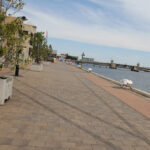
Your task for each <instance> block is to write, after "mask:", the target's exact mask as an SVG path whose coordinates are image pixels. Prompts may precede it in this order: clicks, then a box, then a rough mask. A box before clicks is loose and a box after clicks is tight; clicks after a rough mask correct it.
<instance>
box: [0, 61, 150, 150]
mask: <svg viewBox="0 0 150 150" xmlns="http://www.w3.org/2000/svg"><path fill="white" fill-rule="evenodd" d="M86 74H88V73H86V72H84V71H82V70H79V69H74V68H72V67H71V66H68V65H65V64H61V63H57V64H50V65H45V66H44V70H43V71H42V72H34V71H29V70H26V71H24V72H23V73H22V76H21V77H18V78H15V83H14V95H13V98H12V99H11V100H10V101H8V102H7V103H6V104H5V105H4V106H1V107H0V150H149V149H150V119H149V118H147V117H145V116H144V115H142V114H140V113H139V112H137V111H135V110H134V109H133V108H131V107H130V106H128V105H127V104H125V103H124V102H122V101H121V100H119V99H118V98H116V97H115V96H113V95H112V94H110V93H109V92H107V91H106V90H104V89H103V88H102V87H101V86H98V85H97V84H95V83H94V82H92V81H91V80H89V79H87V78H86V77H85V75H86ZM127 98H128V97H127Z"/></svg>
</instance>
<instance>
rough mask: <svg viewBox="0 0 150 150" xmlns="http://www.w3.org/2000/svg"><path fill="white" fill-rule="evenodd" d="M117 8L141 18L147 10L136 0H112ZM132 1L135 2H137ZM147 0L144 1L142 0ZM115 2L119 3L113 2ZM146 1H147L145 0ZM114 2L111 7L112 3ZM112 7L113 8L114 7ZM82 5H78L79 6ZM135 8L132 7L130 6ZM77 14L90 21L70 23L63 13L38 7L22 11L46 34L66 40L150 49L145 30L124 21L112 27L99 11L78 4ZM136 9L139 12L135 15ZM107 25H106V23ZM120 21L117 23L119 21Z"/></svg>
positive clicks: (149, 35)
mask: <svg viewBox="0 0 150 150" xmlns="http://www.w3.org/2000/svg"><path fill="white" fill-rule="evenodd" d="M90 1H92V2H96V3H99V2H103V3H99V4H102V5H105V6H106V5H107V7H110V4H109V3H106V2H104V1H98V0H90ZM114 1H115V4H116V5H117V4H118V5H117V7H120V3H121V5H122V8H124V11H127V12H130V14H132V15H133V16H135V17H138V16H140V17H141V19H143V17H142V16H144V14H142V12H143V11H144V10H145V11H149V10H147V9H146V6H145V5H144V6H145V9H144V6H143V7H142V8H143V9H141V13H140V12H139V9H140V4H141V5H142V3H140V0H132V2H130V1H129V0H114ZM135 1H139V3H138V4H136V3H135ZM143 1H147V2H148V0H143ZM117 2H119V3H117ZM149 3H150V2H149ZM116 5H115V6H116ZM115 6H113V7H115ZM81 7H82V8H81ZM134 7H135V9H132V8H134ZM79 10H80V13H81V14H82V15H87V18H89V19H90V20H91V21H92V22H93V24H86V25H85V24H82V23H80V22H75V21H74V22H73V21H70V20H68V19H66V18H65V17H63V16H61V17H60V16H59V17H58V16H57V15H56V14H54V13H49V14H48V13H44V12H40V10H35V9H34V8H29V7H25V9H24V13H26V14H29V18H30V19H31V21H32V22H33V23H35V24H36V25H37V27H38V29H39V30H42V31H46V30H48V32H49V36H50V37H56V38H63V39H69V40H75V41H80V42H87V43H93V44H100V45H107V46H113V47H120V48H128V49H137V50H143V51H150V42H149V39H150V34H149V32H147V33H145V32H144V31H137V30H134V29H131V28H130V27H128V26H127V25H126V24H122V26H119V27H118V28H113V27H111V25H113V23H111V22H108V19H107V18H106V16H105V14H104V13H103V12H102V11H100V10H95V11H94V10H93V9H90V8H89V7H86V6H82V5H80V6H79ZM136 12H139V13H140V14H139V15H138V14H136ZM98 18H101V19H102V21H101V22H97V20H98ZM149 18H150V13H149V14H148V15H147V17H145V19H144V20H148V19H149ZM106 23H107V24H109V25H108V26H107V25H106ZM121 23H122V22H120V24H121Z"/></svg>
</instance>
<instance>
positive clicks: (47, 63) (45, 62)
mask: <svg viewBox="0 0 150 150" xmlns="http://www.w3.org/2000/svg"><path fill="white" fill-rule="evenodd" d="M42 63H43V65H49V64H50V62H48V61H43V62H42Z"/></svg>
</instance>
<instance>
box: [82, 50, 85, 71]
mask: <svg viewBox="0 0 150 150" xmlns="http://www.w3.org/2000/svg"><path fill="white" fill-rule="evenodd" d="M81 56H82V59H81V68H82V63H83V57H84V56H85V54H84V52H83V53H82V55H81Z"/></svg>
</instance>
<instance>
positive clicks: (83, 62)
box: [76, 60, 150, 72]
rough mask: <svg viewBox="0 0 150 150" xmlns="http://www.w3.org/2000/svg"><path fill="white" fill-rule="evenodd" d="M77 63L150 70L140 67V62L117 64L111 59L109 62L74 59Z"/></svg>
mask: <svg viewBox="0 0 150 150" xmlns="http://www.w3.org/2000/svg"><path fill="white" fill-rule="evenodd" d="M76 63H77V64H93V65H97V66H106V67H109V68H111V69H117V68H125V69H130V70H131V71H136V72H139V71H144V72H150V68H146V67H140V64H139V63H138V64H137V65H136V66H133V65H126V64H117V63H114V61H113V60H111V62H110V63H104V62H97V61H81V60H80V61H76Z"/></svg>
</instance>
